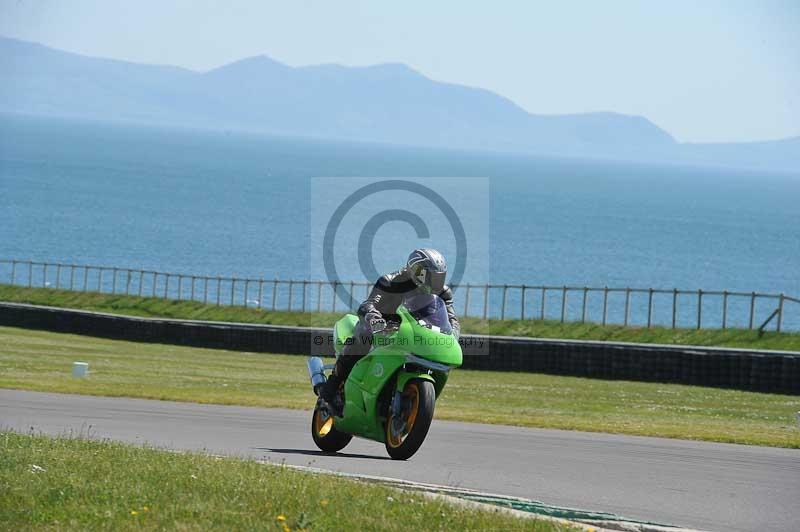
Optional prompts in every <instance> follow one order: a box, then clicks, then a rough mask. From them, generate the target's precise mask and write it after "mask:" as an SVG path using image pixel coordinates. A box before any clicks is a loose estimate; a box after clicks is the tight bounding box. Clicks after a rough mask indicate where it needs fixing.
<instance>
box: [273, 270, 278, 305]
mask: <svg viewBox="0 0 800 532" xmlns="http://www.w3.org/2000/svg"><path fill="white" fill-rule="evenodd" d="M277 297H278V279H277V277H276V278H275V279H274V280H273V281H272V310H275V299H276V298H277Z"/></svg>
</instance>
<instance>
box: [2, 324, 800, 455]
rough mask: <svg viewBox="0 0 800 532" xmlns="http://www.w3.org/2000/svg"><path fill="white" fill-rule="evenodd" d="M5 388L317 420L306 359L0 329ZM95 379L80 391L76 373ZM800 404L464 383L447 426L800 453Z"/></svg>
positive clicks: (502, 376)
mask: <svg viewBox="0 0 800 532" xmlns="http://www.w3.org/2000/svg"><path fill="white" fill-rule="evenodd" d="M0 346H2V347H0V387H3V388H17V389H27V390H39V391H51V392H65V393H82V394H92V395H108V396H127V397H142V398H151V399H165V400H175V401H193V402H199V403H219V404H236V405H251V406H263V407H286V408H299V409H310V408H311V407H312V406H313V401H314V396H313V394H312V393H311V390H310V386H309V384H308V377H307V370H306V367H305V357H301V356H292V355H267V354H263V353H241V352H231V351H220V350H213V349H197V348H188V347H180V346H173V345H160V344H142V343H135V342H122V341H117V340H106V339H98V338H90V337H85V336H76V335H68V334H57V333H51V332H43V331H29V330H25V329H15V328H8V327H0ZM76 360H81V361H86V362H89V365H90V366H89V368H90V371H91V374H90V376H89V377H88V378H85V379H73V378H72V377H71V376H70V366H71V364H72V362H73V361H76ZM799 410H800V397H796V396H786V395H774V394H762V393H754V392H743V391H737V390H721V389H715V388H703V387H699V386H683V385H676V384H654V383H641V382H626V381H603V380H596V379H582V378H576V377H560V376H550V375H538V374H531V373H501V372H484V371H467V370H456V371H453V373H452V376H451V378H450V381H449V382H448V383H447V388H446V389H445V391H444V394H443V395H442V397H441V398H440V400H439V401H438V402H437V405H436V417H437V418H440V419H452V420H460V421H473V422H480V423H496V424H504V425H519V426H526V427H547V428H560V429H573V430H587V431H596V432H612V433H622V434H639V435H645V436H664V437H670V438H684V439H698V440H709V441H720V442H731V443H746V444H758V445H771V446H778V447H794V448H800V430H798V428H797V426H796V421H795V420H794V413H795V412H797V411H799Z"/></svg>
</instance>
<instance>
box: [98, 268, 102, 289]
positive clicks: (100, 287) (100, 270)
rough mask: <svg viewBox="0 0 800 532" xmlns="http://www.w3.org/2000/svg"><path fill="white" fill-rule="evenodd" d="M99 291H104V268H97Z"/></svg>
mask: <svg viewBox="0 0 800 532" xmlns="http://www.w3.org/2000/svg"><path fill="white" fill-rule="evenodd" d="M97 291H98V292H102V291H103V268H102V267H101V268H98V269H97Z"/></svg>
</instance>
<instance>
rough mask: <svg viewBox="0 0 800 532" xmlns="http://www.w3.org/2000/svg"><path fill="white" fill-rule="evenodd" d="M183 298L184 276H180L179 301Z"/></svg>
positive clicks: (180, 274)
mask: <svg viewBox="0 0 800 532" xmlns="http://www.w3.org/2000/svg"><path fill="white" fill-rule="evenodd" d="M182 297H183V274H182V273H179V274H178V301H180V300H181V298H182Z"/></svg>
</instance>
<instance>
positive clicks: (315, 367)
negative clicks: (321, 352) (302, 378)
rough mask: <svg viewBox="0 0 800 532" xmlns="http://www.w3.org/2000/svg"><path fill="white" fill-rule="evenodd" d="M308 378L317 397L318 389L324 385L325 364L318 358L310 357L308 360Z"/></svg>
mask: <svg viewBox="0 0 800 532" xmlns="http://www.w3.org/2000/svg"><path fill="white" fill-rule="evenodd" d="M308 376H309V377H310V378H311V387H312V388H314V393H315V394H317V395H319V387H320V386H322V385H323V384H325V381H326V380H327V379H326V378H325V364H324V363H323V362H322V359H321V358H319V357H311V358H309V359H308Z"/></svg>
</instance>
